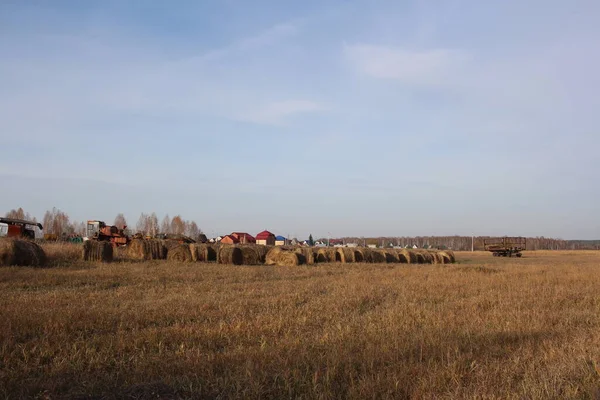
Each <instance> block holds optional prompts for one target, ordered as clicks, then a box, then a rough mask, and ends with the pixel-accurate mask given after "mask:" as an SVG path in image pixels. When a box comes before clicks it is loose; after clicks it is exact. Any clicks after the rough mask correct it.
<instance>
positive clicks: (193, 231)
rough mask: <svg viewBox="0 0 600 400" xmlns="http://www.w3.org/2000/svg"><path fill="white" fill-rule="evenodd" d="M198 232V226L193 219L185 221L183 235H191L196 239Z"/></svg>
mask: <svg viewBox="0 0 600 400" xmlns="http://www.w3.org/2000/svg"><path fill="white" fill-rule="evenodd" d="M199 234H200V228H198V225H197V224H196V222H195V221H186V223H185V235H186V236H189V237H191V238H192V239H194V240H195V239H197V238H198V235H199Z"/></svg>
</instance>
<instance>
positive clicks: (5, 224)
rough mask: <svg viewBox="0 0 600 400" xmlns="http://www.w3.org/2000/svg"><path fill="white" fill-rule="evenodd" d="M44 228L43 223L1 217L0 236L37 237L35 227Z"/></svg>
mask: <svg viewBox="0 0 600 400" xmlns="http://www.w3.org/2000/svg"><path fill="white" fill-rule="evenodd" d="M36 227H37V228H39V230H40V231H41V230H43V229H44V228H43V227H42V224H40V223H37V222H35V221H26V220H24V219H14V218H0V237H22V238H27V239H32V240H33V239H35V228H36Z"/></svg>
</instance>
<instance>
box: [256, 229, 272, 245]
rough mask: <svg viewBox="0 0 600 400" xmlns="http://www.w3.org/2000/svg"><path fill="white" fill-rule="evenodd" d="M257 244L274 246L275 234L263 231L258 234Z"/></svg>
mask: <svg viewBox="0 0 600 400" xmlns="http://www.w3.org/2000/svg"><path fill="white" fill-rule="evenodd" d="M256 244H262V245H263V246H274V245H275V235H274V234H272V233H271V232H269V231H262V232H261V233H259V234H257V235H256Z"/></svg>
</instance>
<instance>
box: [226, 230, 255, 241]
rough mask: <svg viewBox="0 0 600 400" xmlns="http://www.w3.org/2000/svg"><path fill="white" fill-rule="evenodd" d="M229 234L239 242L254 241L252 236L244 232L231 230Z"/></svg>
mask: <svg viewBox="0 0 600 400" xmlns="http://www.w3.org/2000/svg"><path fill="white" fill-rule="evenodd" d="M230 236H233V237H234V238H236V239H237V240H238V241H239V243H256V239H255V238H254V236H252V235H250V234H249V233H246V232H233V233H232V234H231V235H230Z"/></svg>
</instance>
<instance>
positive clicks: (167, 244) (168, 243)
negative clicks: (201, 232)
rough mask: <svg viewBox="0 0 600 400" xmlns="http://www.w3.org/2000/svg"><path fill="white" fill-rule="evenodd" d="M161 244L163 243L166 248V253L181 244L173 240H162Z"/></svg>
mask: <svg viewBox="0 0 600 400" xmlns="http://www.w3.org/2000/svg"><path fill="white" fill-rule="evenodd" d="M163 243H164V245H165V247H166V248H167V252H169V251H171V249H174V248H176V247H177V246H179V245H180V244H181V243H180V242H179V240H174V239H166V240H163Z"/></svg>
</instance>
